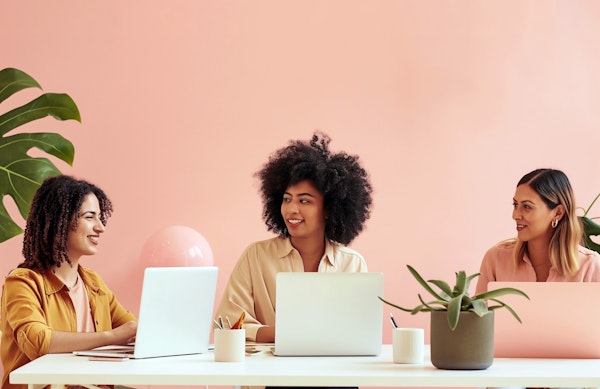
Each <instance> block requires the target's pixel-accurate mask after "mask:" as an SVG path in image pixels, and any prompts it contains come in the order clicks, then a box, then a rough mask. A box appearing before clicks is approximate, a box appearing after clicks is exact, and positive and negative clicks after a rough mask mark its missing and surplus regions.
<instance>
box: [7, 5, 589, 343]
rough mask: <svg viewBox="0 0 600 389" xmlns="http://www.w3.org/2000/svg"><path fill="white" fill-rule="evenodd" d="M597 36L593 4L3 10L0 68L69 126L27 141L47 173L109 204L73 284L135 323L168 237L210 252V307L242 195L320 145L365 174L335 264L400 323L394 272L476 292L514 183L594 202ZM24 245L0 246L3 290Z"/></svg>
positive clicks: (249, 197)
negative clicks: (70, 107)
mask: <svg viewBox="0 0 600 389" xmlns="http://www.w3.org/2000/svg"><path fill="white" fill-rule="evenodd" d="M599 19H600V5H599V4H598V3H597V2H594V1H486V2H472V1H453V2H446V1H439V2H438V1H429V2H416V1H415V2H409V1H368V2H367V1H347V0H339V1H295V2H294V1H284V2H282V1H268V0H264V1H252V2H249V1H225V2H223V1H212V0H208V1H197V0H185V1H184V0H177V1H171V2H164V1H155V0H152V1H148V0H145V1H117V0H108V1H103V2H81V1H78V0H56V1H52V2H45V1H33V0H2V2H0V36H2V46H1V47H2V49H1V50H2V54H1V55H0V68H4V67H17V68H20V69H22V70H25V71H26V72H28V73H30V74H31V75H33V76H34V77H35V78H36V79H37V80H38V81H39V82H40V83H41V84H42V86H43V87H44V88H45V90H46V91H49V92H66V93H69V94H70V95H71V96H72V97H73V98H74V99H75V101H76V102H77V104H78V105H79V108H80V110H81V114H82V118H83V123H82V124H81V125H80V124H77V123H61V122H57V121H54V120H52V119H48V120H44V121H43V122H41V123H37V124H34V125H32V126H30V129H32V130H33V129H35V130H38V129H39V130H44V131H57V132H61V133H62V134H63V135H64V136H66V137H67V138H69V139H70V140H72V141H73V143H74V144H75V148H76V157H75V164H74V167H73V168H70V167H68V166H64V164H62V165H61V164H60V163H59V166H60V167H61V168H62V169H63V171H64V172H66V173H70V174H74V175H77V176H81V177H85V178H87V179H89V180H90V181H92V182H95V183H97V184H98V185H100V186H101V187H103V188H104V189H105V190H106V191H107V192H108V194H109V195H110V196H111V198H112V199H113V202H114V204H115V208H116V212H115V214H114V216H113V218H112V219H111V220H110V223H109V225H108V227H109V229H108V231H107V233H106V234H105V236H104V237H103V238H102V245H101V249H100V252H99V254H98V255H96V256H95V257H90V258H89V259H85V260H84V262H83V263H84V264H85V265H88V266H90V267H93V268H95V269H97V270H98V271H99V272H100V273H101V274H102V275H104V276H105V278H106V280H107V281H108V283H109V284H110V285H111V286H112V287H113V289H114V290H115V291H116V292H117V293H118V294H119V296H120V297H121V300H122V301H123V302H124V303H125V304H126V305H127V306H129V307H131V309H132V310H134V311H137V302H138V298H139V289H140V283H141V269H142V267H143V261H142V260H141V259H140V253H141V248H142V246H143V244H144V242H145V241H146V239H147V238H148V237H149V236H150V235H152V234H153V233H154V232H155V231H157V230H158V229H160V228H162V227H165V226H169V225H174V224H181V225H187V226H190V227H193V228H195V229H197V230H198V231H200V232H201V233H202V234H203V235H204V236H205V237H206V238H207V239H208V241H209V242H210V244H211V246H212V249H213V251H214V255H215V263H216V265H217V266H219V268H220V280H219V282H220V284H219V291H218V295H219V296H220V294H221V291H222V289H223V287H224V285H225V282H226V280H227V278H228V274H229V272H230V270H231V268H232V266H233V264H234V262H235V261H236V259H237V257H238V256H239V254H240V253H241V251H242V250H243V248H244V247H245V246H246V245H247V244H248V243H250V242H252V241H254V240H257V239H262V238H267V237H270V236H271V235H270V234H269V233H267V231H266V229H265V227H264V225H263V223H262V220H261V204H260V201H259V197H258V194H257V185H256V181H255V180H254V179H253V178H252V174H253V173H254V172H255V171H256V170H258V169H259V168H260V166H261V164H262V163H263V162H264V161H266V158H267V156H268V154H269V153H270V152H271V151H273V150H274V149H276V148H278V147H281V146H283V145H285V144H286V142H287V141H288V140H289V139H292V138H294V139H296V138H303V139H306V138H308V137H309V136H310V135H311V134H312V131H313V130H314V129H317V128H318V129H322V130H324V131H326V132H328V133H329V134H330V135H331V137H332V138H333V142H332V144H331V146H332V148H333V149H336V150H340V149H345V150H347V151H349V152H352V153H356V154H359V155H360V156H361V157H362V159H363V162H364V165H365V166H366V167H367V168H368V170H369V171H370V173H371V175H372V182H373V186H374V188H375V197H374V204H375V206H374V209H373V214H372V218H371V220H370V221H369V222H368V224H367V229H366V231H365V232H364V233H363V234H362V235H361V236H360V237H359V238H358V239H357V240H356V241H355V242H354V243H353V245H352V246H353V247H354V248H356V249H357V250H359V251H360V252H362V253H363V255H364V256H365V257H366V258H367V261H368V263H369V267H370V270H372V271H382V272H384V273H385V279H386V287H385V288H386V293H385V295H386V297H388V298H389V299H392V300H394V301H396V302H399V303H403V304H406V305H412V304H413V303H416V293H417V291H420V289H419V288H418V287H417V286H416V283H415V282H414V281H413V279H412V278H411V277H410V275H409V274H408V272H407V271H406V267H405V265H406V264H407V263H409V264H412V265H414V266H415V267H416V268H417V269H419V270H421V271H422V272H423V273H424V274H425V276H426V277H428V278H443V279H450V278H452V277H453V274H454V272H455V271H457V270H461V269H465V270H467V271H468V272H476V271H477V270H478V266H479V262H480V260H481V257H482V255H483V254H484V252H485V250H486V249H487V248H488V247H489V246H490V245H492V244H493V243H495V242H496V241H498V240H500V239H504V238H507V237H510V236H512V235H513V234H514V228H513V227H514V225H513V222H512V220H511V218H510V214H511V201H512V200H511V199H512V195H513V193H514V192H513V191H514V185H515V183H516V181H517V180H518V179H519V178H520V177H521V176H522V175H523V174H524V173H526V172H528V171H530V170H532V169H534V168H537V167H554V168H559V169H562V170H564V171H565V172H566V173H567V174H568V175H569V176H570V178H571V180H572V184H573V186H574V189H575V191H576V195H577V200H578V201H579V203H580V204H581V205H587V204H588V203H589V202H590V201H591V200H592V199H593V198H594V196H595V195H596V193H597V192H598V191H600V176H599V175H598V174H597V173H596V172H597V171H598V170H599V169H600V159H599V158H598V145H599V144H600V131H599V125H600V116H599V115H598V112H600V73H599V72H598V69H600V56H599V55H598V54H597V53H600V47H599V46H600V40H598V36H599V34H600V23H598V22H599ZM32 95H37V94H36V93H31V94H23V97H22V99H23V101H25V100H26V99H27V97H30V96H32ZM15 100H16V99H15ZM4 203H5V204H7V206H9V207H10V206H11V200H9V199H5V200H4ZM13 209H14V208H13ZM596 214H597V215H598V216H600V207H598V209H597V212H596ZM20 244H21V237H18V238H15V239H12V240H11V241H9V242H6V243H3V244H0V274H6V273H7V272H8V271H9V269H11V268H12V267H14V266H15V265H17V264H18V263H19V262H20V261H21V257H20ZM386 312H387V310H386ZM395 315H396V317H397V320H398V321H399V322H400V324H401V325H402V326H424V327H427V326H428V317H427V316H426V315H420V316H414V317H413V316H410V315H408V314H403V313H400V312H395ZM387 328H388V326H387V323H386V331H385V334H386V335H385V339H384V340H385V341H386V342H389V341H390V336H389V335H390V334H389V331H388V330H387Z"/></svg>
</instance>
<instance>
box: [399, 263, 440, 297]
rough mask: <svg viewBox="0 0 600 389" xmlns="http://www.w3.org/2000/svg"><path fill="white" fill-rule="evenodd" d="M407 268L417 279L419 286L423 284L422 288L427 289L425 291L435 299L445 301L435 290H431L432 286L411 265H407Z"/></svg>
mask: <svg viewBox="0 0 600 389" xmlns="http://www.w3.org/2000/svg"><path fill="white" fill-rule="evenodd" d="M406 267H407V268H408V270H409V271H410V273H411V274H412V275H413V277H415V279H416V280H417V281H418V282H419V284H421V286H422V287H423V288H425V290H426V291H427V292H429V293H430V294H431V295H432V296H433V297H435V298H436V299H438V300H444V297H443V296H440V295H439V294H438V293H437V292H436V291H435V290H433V289H432V288H431V286H429V284H428V283H427V281H425V280H424V279H423V277H421V275H420V274H419V273H418V272H417V271H416V270H415V269H414V268H413V267H412V266H410V265H406Z"/></svg>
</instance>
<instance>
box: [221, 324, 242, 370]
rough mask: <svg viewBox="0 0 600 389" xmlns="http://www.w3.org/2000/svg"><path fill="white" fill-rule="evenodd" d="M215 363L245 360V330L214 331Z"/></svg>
mask: <svg viewBox="0 0 600 389" xmlns="http://www.w3.org/2000/svg"><path fill="white" fill-rule="evenodd" d="M214 343H215V362H243V361H244V360H245V359H246V330H245V329H236V330H232V329H219V328H217V329H215V332H214Z"/></svg>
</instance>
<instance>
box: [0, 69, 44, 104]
mask: <svg viewBox="0 0 600 389" xmlns="http://www.w3.org/2000/svg"><path fill="white" fill-rule="evenodd" d="M27 88H39V89H42V87H41V86H40V84H38V83H37V81H36V80H34V79H33V78H32V77H31V76H30V75H29V74H27V73H25V72H23V71H21V70H18V69H14V68H6V69H2V70H0V103H1V102H3V101H4V100H6V99H7V98H9V97H10V96H12V95H13V94H15V93H17V92H19V91H21V90H23V89H27Z"/></svg>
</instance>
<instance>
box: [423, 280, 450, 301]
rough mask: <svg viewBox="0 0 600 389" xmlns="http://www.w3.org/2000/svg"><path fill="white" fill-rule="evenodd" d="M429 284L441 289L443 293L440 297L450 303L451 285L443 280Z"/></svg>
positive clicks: (431, 281) (432, 281)
mask: <svg viewBox="0 0 600 389" xmlns="http://www.w3.org/2000/svg"><path fill="white" fill-rule="evenodd" d="M428 282H430V283H432V284H433V285H435V286H437V287H438V288H440V290H441V291H442V293H440V294H439V295H440V296H441V297H443V299H444V300H446V301H450V299H451V298H452V288H450V285H448V283H447V282H444V281H442V280H429V281H428Z"/></svg>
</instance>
